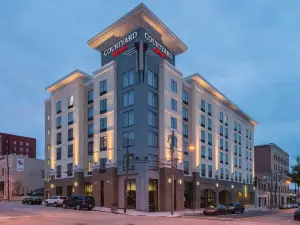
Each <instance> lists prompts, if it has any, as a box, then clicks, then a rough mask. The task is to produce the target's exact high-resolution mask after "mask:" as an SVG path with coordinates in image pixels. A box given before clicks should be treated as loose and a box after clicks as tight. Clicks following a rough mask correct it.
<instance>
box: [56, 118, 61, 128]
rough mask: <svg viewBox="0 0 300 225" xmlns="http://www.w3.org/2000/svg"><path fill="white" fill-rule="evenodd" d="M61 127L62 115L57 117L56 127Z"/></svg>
mask: <svg viewBox="0 0 300 225" xmlns="http://www.w3.org/2000/svg"><path fill="white" fill-rule="evenodd" d="M60 128H61V116H59V117H57V118H56V129H60Z"/></svg>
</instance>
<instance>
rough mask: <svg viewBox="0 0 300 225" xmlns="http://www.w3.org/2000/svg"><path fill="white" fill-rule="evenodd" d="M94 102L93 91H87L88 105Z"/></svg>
mask: <svg viewBox="0 0 300 225" xmlns="http://www.w3.org/2000/svg"><path fill="white" fill-rule="evenodd" d="M93 101H94V90H93V89H92V90H89V91H88V104H90V103H92V102H93Z"/></svg>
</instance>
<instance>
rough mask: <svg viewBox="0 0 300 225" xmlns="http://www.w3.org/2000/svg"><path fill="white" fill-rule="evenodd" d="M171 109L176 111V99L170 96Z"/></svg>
mask: <svg viewBox="0 0 300 225" xmlns="http://www.w3.org/2000/svg"><path fill="white" fill-rule="evenodd" d="M171 109H172V110H174V111H177V101H176V100H175V99H174V98H171Z"/></svg>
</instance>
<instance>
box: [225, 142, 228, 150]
mask: <svg viewBox="0 0 300 225" xmlns="http://www.w3.org/2000/svg"><path fill="white" fill-rule="evenodd" d="M225 151H226V152H228V141H225Z"/></svg>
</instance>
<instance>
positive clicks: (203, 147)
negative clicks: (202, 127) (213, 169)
mask: <svg viewBox="0 0 300 225" xmlns="http://www.w3.org/2000/svg"><path fill="white" fill-rule="evenodd" d="M201 158H202V159H205V146H201Z"/></svg>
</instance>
